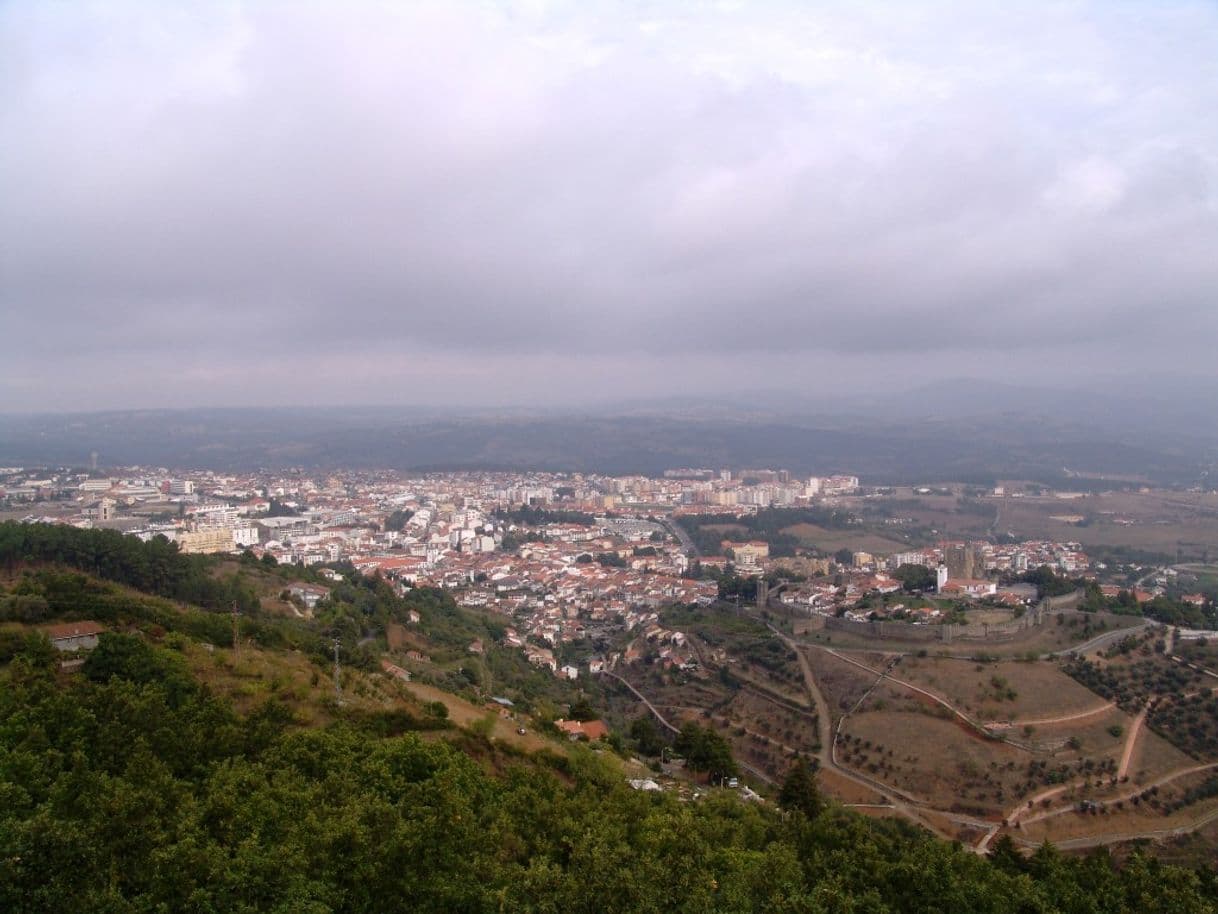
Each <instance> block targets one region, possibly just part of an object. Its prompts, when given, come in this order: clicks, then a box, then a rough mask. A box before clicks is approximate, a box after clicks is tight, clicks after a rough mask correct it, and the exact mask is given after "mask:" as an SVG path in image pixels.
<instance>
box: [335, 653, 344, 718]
mask: <svg viewBox="0 0 1218 914" xmlns="http://www.w3.org/2000/svg"><path fill="white" fill-rule="evenodd" d="M338 645H339V640H338V639H337V638H335V639H334V697H335V698H336V699H337V700H338V703H339V704H340V705H341V704H342V703H343V680H342V675H343V670H342V667H341V666H339V663H338Z"/></svg>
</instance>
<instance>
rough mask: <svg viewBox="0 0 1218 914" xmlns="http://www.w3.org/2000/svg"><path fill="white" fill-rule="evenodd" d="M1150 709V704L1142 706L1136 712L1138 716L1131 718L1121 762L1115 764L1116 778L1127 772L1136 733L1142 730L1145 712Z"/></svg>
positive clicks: (1136, 737) (1136, 736) (1123, 775)
mask: <svg viewBox="0 0 1218 914" xmlns="http://www.w3.org/2000/svg"><path fill="white" fill-rule="evenodd" d="M1149 711H1150V705H1147V706H1146V707H1144V708H1142V710H1141V711H1139V712H1138V716H1137V717H1135V718H1134V719H1133V723H1132V724H1131V725H1130V727H1129V736H1127V737H1126V738H1125V748H1124V750H1123V751H1122V752H1121V764H1120V765H1118V766H1117V780H1118V781H1119V780H1120V779H1121V778H1123V777H1125V775H1126V774H1128V773H1129V762H1130V760H1131V759H1133V747H1134V744H1135V743H1136V742H1137V741H1138V734H1139V733H1141V732H1142V725H1143V724H1144V723H1146V714H1147V712H1149Z"/></svg>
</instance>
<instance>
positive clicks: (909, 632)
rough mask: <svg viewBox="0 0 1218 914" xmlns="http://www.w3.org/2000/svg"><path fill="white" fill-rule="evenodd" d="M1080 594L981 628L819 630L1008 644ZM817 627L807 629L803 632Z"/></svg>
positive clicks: (842, 622) (873, 625)
mask: <svg viewBox="0 0 1218 914" xmlns="http://www.w3.org/2000/svg"><path fill="white" fill-rule="evenodd" d="M1083 596H1084V593H1083V591H1081V590H1076V591H1075V592H1074V593H1070V594H1066V595H1065V596H1061V597H1046V598H1045V599H1043V600H1041V601H1040V602H1039V603H1037V604H1036V605H1035V606H1033V607H1029V608H1028V610H1027V611H1026V612H1025V613H1024V614H1023V615H1022V616H1020V617H1019V618H1018V619H1011V620H1010V621H1009V622H994V623H982V624H981V625H956V624H950V625H913V624H911V623H909V622H857V621H855V620H853V619H838V618H832V617H824V623H823V626H821V627H823V628H825V629H828V630H829V631H834V632H844V633H846V634H852V635H858V636H859V637H863V638H875V639H880V640H893V641H942V642H944V643H950V642H952V641H995V642H1001V641H1010V640H1012V639H1014V638H1016V637H1018V636H1019V635H1020V634H1022V633H1023V632H1026V631H1027V630H1028V629H1029V628H1036V627H1039V626H1041V625H1044V624H1045V619H1046V617H1047V616H1048V615H1049V614H1050V613H1054V612H1062V611H1064V610H1070V609H1074V608H1075V607H1077V606H1078V604H1079V603H1080V602H1082V599H1083ZM814 627H817V626H811V625H809V626H808V628H807V629H805V630H811V629H812V628H814Z"/></svg>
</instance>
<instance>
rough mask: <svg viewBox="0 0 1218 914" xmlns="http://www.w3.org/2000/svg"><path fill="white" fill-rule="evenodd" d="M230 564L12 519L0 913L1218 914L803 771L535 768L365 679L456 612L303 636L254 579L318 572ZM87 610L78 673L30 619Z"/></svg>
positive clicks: (2, 541) (350, 602)
mask: <svg viewBox="0 0 1218 914" xmlns="http://www.w3.org/2000/svg"><path fill="white" fill-rule="evenodd" d="M228 564H229V565H235V566H237V568H238V570H237V571H236V572H234V573H231V574H230V573H229V572H228V571H227V566H225V565H223V564H222V563H218V562H217V561H216V560H211V559H204V558H196V557H190V556H182V555H180V554H178V553H177V552H176V550H175V549H174V548H172V547H170V546H168V545H167V544H164V543H160V542H153V543H149V544H144V543H140V542H139V541H137V540H134V539H131V538H124V537H119V536H117V535H115V534H110V533H104V532H98V531H80V530H74V529H72V528H47V527H40V526H36V525H31V526H18V525H0V570H3V571H4V574H5V587H4V590H3V592H2V593H0V621H3V624H2V625H0V911H4V912H10V911H12V912H26V911H30V912H33V911H57V912H60V911H66V910H71V911H82V912H83V911H89V912H92V911H109V912H153V911H158V912H159V911H166V912H177V911H186V912H254V911H276V912H323V911H351V912H356V911H397V910H402V911H415V910H420V911H487V912H490V911H537V912H543V911H544V912H549V911H553V912H564V914H566V912H579V911H588V912H600V911H655V912H668V911H741V912H743V911H789V912H797V911H801V912H802V911H811V912H819V911H825V912H830V911H834V912H837V911H840V912H847V911H849V912H883V911H925V912H946V911H961V912H972V911H991V912H1006V911H1010V912H1037V911H1045V912H1050V911H1061V912H1080V914H1082V912H1087V914H1092V912H1118V911H1139V912H1157V911H1161V912H1169V911H1170V912H1191V911H1197V912H1201V911H1213V910H1215V909H1216V908H1215V903H1216V900H1218V884H1216V882H1215V877H1214V874H1213V873H1212V872H1211V871H1204V872H1193V871H1189V870H1184V869H1178V868H1172V867H1166V866H1161V865H1160V864H1158V863H1157V862H1156V861H1155V860H1154V859H1152V858H1150V857H1143V856H1141V855H1134V856H1133V857H1132V858H1130V859H1129V860H1127V861H1125V862H1124V864H1123V865H1122V866H1121V867H1117V866H1115V865H1114V863H1113V862H1112V860H1111V859H1110V858H1109V857H1108V856H1107V854H1106V853H1105V852H1097V854H1096V855H1094V856H1091V857H1088V858H1086V859H1081V858H1068V857H1064V856H1063V855H1061V854H1059V853H1058V852H1056V851H1055V850H1053V849H1052V848H1050V847H1044V848H1042V849H1041V850H1039V851H1038V852H1037V853H1036V854H1034V855H1033V856H1032V857H1031V858H1024V857H1023V856H1021V855H1020V854H1019V853H1018V852H1016V851H1015V850H1014V848H1013V845H1012V844H1011V843H1010V842H1008V841H1000V842H999V843H998V844H997V845H996V846H995V850H994V852H993V853H992V855H991V857H990V858H989V859H986V858H982V857H978V856H976V855H974V854H972V853H970V852H968V851H966V850H963V849H962V848H960V847H959V846H957V845H952V844H948V843H944V842H942V841H938V840H935V839H933V838H931V837H929V836H928V835H926V834H925V833H921V832H918V831H916V830H915V829H914V828H913V827H911V826H909V825H906V824H904V823H902V822H900V821H897V820H875V819H867V818H863V817H861V816H859V815H857V814H855V813H852V812H849V811H847V810H844V809H842V808H841V807H838V806H835V805H833V804H823V803H821V802H820V800H819V798H818V797H817V796H816V795H815V788H814V786H812V784H811V783H810V778H809V775H808V771H807V770H806V769H805V768H797V769H796V771H795V774H796V775H797V776H795V777H793V778H792V779H791V780H790V781H789V783H788V784H787V786H786V788H785V789H784V790H783V791H782V792H781V793H780V794H779V795H778V797H777V798H774V799H772V800H771V801H770V802H767V803H765V804H761V805H758V804H752V803H748V802H744V801H742V800H741V799H739V798H738V795H737V794H736V793H735V792H731V791H712V792H711V793H710V795H709V796H706V797H704V798H703V799H701V800H699V801H697V802H682V801H681V800H679V799H678V798H677V795H676V794H674V793H647V792H635V791H632V790H630V789H629V788H628V787H627V786H626V784H625V783H624V780H625V777H624V775H623V769H622V767H621V764H620V762H618V761H617V760H616V758H615V757H613V756H612V755H611V754H610V753H609V752H608V751H607V750H606V751H604V752H596V751H593V750H591V749H588V748H582V747H578V746H573V747H571V748H570V751H569V752H568V751H566V750H565V747H563V751H552V749H542V750H541V751H539V752H535V753H530V752H529V751H526V748H524V747H522V746H521V745H520V744H512V743H511V742H510V741H504V740H502V739H492V738H491V730H490V729H487V728H480V727H479V726H477V725H470V726H469V729H468V730H466V729H461V728H460V727H458V726H455V725H454V723H453V722H452V721H449V720H447V719H445V718H446V717H447V715H440V716H436V715H435V714H434V713H432V711H429V710H428V708H427V707H425V706H424V705H423V704H422V703H421V702H420V701H419V700H417V699H412V698H410V697H409V696H408V695H405V694H403V695H402V696H401V697H400V698H399V699H396V700H391V699H392V694H391V693H390V692H389V691H386V689H387V688H388V686H387V685H377V684H376V683H377V679H376V677H374V676H372V677H370V676H368V675H366V674H365V673H363V672H360V668H361V667H363V668H364V669H368V668H373V667H374V664H373V663H372V659H373V655H372V654H371V653H370V652H371V651H372V650H373V649H374V648H375V644H367V645H363V646H360V645H356V644H355V643H354V637H355V635H356V634H357V633H359V632H361V631H367V630H373V629H376V628H378V627H381V626H384V625H385V624H387V623H390V622H392V621H393V620H395V619H399V620H400V619H401V618H402V615H403V613H405V612H406V611H408V610H414V611H416V612H418V613H419V614H420V615H421V616H422V617H423V625H422V627H421V631H424V632H425V637H426V638H427V639H428V643H429V644H430V645H431V648H430V649H432V650H434V651H435V652H436V653H437V654H439V653H440V652H441V651H443V650H447V649H451V650H453V651H456V652H458V653H461V654H463V653H464V648H463V645H464V643H465V642H466V641H467V639H468V638H469V637H470V633H471V628H470V626H473V625H477V624H484V625H486V624H489V623H488V622H482V623H479V622H478V620H476V619H472V618H467V617H466V616H465V615H464V614H463V613H462V612H461V611H460V610H459V608H457V607H456V606H455V604H453V602H452V599H451V597H449V596H448V595H447V594H443V593H441V592H438V591H422V592H415V593H412V594H409V595H408V596H407V598H401V597H398V596H396V595H394V594H393V593H392V591H391V590H390V589H389V588H387V586H386V585H385V584H384V582H381V581H379V580H378V579H375V578H365V577H363V576H359V575H355V574H352V575H350V576H349V577H347V578H344V580H343V581H342V582H341V583H336V584H333V586H332V590H331V596H330V597H329V598H328V599H327V600H326V601H324V602H323V604H320V605H319V612H318V618H316V619H314V620H299V619H290V618H285V617H279V616H274V615H269V614H267V613H265V612H263V611H262V610H261V609H260V606H259V598H258V595H257V593H256V592H255V591H256V589H257V588H256V587H255V584H258V583H259V582H262V584H263V585H265V584H266V582H267V581H269V582H270V583H271V584H272V585H273V586H279V583H278V582H281V581H282V580H286V579H287V578H288V577H291V576H294V575H308V574H310V572H307V571H305V570H303V569H291V568H278V569H276V568H273V567H269V566H267V567H264V566H262V565H261V563H258V562H254V563H252V564H251V563H249V561H248V560H247V561H246V562H243V563H239V562H235V561H233V560H228ZM264 578H266V579H267V581H264V580H263V579H264ZM238 595H240V596H238ZM234 599H240V600H241V601H242V605H244V606H246V607H248V612H247V613H246V614H245V615H244V616H242V617H241V619H240V626H241V629H240V631H241V638H242V640H243V641H244V642H245V645H246V646H245V647H243V648H242V658H243V659H242V660H241V662H240V663H235V662H234V657H233V655H234V654H235V652H230V651H229V650H228V648H229V647H230V646H231V644H232V640H231V632H232V628H231V624H232V620H231V617H230V616H229V614H228V613H227V612H225V611H224V610H225V609H226V606H225V604H226V603H227V602H229V601H231V600H234ZM189 601H195V602H189ZM70 619H74V620H82V619H92V620H95V621H100V622H102V623H104V624H105V625H106V626H107V627H108V628H110V629H111V631H110V632H107V633H106V634H103V635H102V636H101V641H100V644H99V645H98V646H97V647H96V648H95V649H94V650H93V651H91V652H90V653H88V655H87V659H86V660H85V662H84V666H83V668H81V669H80V670H79V671H78V672H74V673H68V672H65V671H63V670H61V669H60V666H59V659H60V658H59V656H58V655H57V653H56V652H55V650H54V649H53V648H52V647H51V645H50V643H49V642H48V641H47V640H46V638H45V637H43V636H42V635H41V634H40V633H39V632H38V631H37V629H36V628H35V627H34V626H37V625H39V624H41V623H44V622H48V621H62V620H70ZM4 620H7V621H4ZM331 630H341V631H344V632H350V637H349V638H347V639H346V640H347V641H348V643H349V645H350V646H345V647H344V655H343V659H344V662H345V663H350V664H351V665H352V666H353V667H354V668H355V670H354V672H353V673H352V675H355V676H357V678H356V679H355V680H354V682H355V686H356V687H355V689H354V690H353V691H354V694H352V695H350V696H349V701H348V702H347V703H345V704H343V705H339V704H337V703H335V702H334V701H333V696H332V693H328V692H327V685H326V683H324V682H319V681H318V679H319V677H318V676H317V675H316V674H315V672H316V671H317V670H322V671H325V670H328V666H326V665H325V664H327V663H328V660H327V648H328V647H329V646H330V645H329V642H328V641H327V640H325V639H324V638H323V631H326V632H328V631H331ZM488 634H489V633H488ZM446 645H448V646H450V647H446ZM273 659H277V660H278V666H273V667H272V666H267V667H266V669H267V673H266V675H265V678H264V674H263V672H262V670H263V666H262V664H264V663H268V662H269V661H271V660H273ZM492 661H493V664H492V665H491V666H488V667H487V672H493V674H494V676H495V678H496V681H497V683H499V684H503V685H506V684H508V683H511V684H512V685H511V686H510V688H511V690H512V691H511V694H513V695H514V696H516V697H518V698H519V699H520V700H521V701H522V702H527V701H528V700H529V698H530V696H531V695H540V694H541V692H540V691H534V690H535V689H537V690H539V689H541V687H540V686H536V685H534V684H533V683H532V680H530V679H528V678H527V677H528V676H530V675H533V674H532V673H531V672H530V671H529V670H528V669H527V664H524V662H523V660H521V659H520V658H519V657H518V656H517V655H516V654H512V653H509V652H503V653H502V655H500V654H497V653H494V652H493V651H492V652H491V653H489V654H488V663H492ZM512 663H518V664H520V665H521V666H524V667H525V668H526V669H525V670H524V671H518V670H515V669H514V668H513V667H512V666H511V664H512ZM471 669H472V667H471ZM310 670H313V671H314V674H313V676H312V683H311V685H310V682H309V676H310V672H309V671H310ZM292 676H295V677H297V678H296V679H295V680H292V678H291V677H292ZM242 677H244V678H242ZM281 678H282V682H280V679H281ZM475 678H476V677H475ZM459 680H460V681H457V682H455V683H454V690H460V689H461V688H472V687H471V685H470V681H469V680H468V679H466V678H459ZM551 680H552V678H551ZM551 680H547V682H548V681H551ZM293 681H294V682H295V685H293V684H292V683H293ZM553 681H556V680H553ZM385 682H388V681H385ZM363 685H367V686H368V687H369V690H370V691H368V692H367V693H366V694H364V695H363V696H361V694H360V693H361V688H362V686H363ZM255 686H256V687H255ZM498 687H499V686H498V685H497V688H498ZM547 688H548V687H547ZM251 690H252V691H251ZM374 693H375V694H374ZM475 694H476V690H475V692H471V695H475ZM310 703H313V704H316V705H319V706H320V705H322V704H324V706H325V707H324V710H322V711H321V713H310ZM469 707H476V706H475V705H469ZM313 710H317V709H316V708H314V709H313ZM492 716H493V715H492ZM514 732H515V731H513V730H510V729H509V734H511V733H514ZM551 745H552V747H553V749H557V748H560V747H559V744H557V743H555V744H551Z"/></svg>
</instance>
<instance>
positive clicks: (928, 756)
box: [838, 711, 1027, 814]
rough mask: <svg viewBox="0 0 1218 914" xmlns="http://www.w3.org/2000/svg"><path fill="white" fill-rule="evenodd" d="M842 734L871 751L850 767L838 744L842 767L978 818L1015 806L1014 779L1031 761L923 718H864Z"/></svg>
mask: <svg viewBox="0 0 1218 914" xmlns="http://www.w3.org/2000/svg"><path fill="white" fill-rule="evenodd" d="M843 733H844V734H845V735H847V736H849V737H851V738H857V739H859V740H862V741H864V744H865V743H870V744H871V747H872V748H871V749H870V750H868V749H866V748H864V749H862V750H861V754H860V752H858V751H856V752H851V753H849V759H850V760H849V762H847V761H846V758H845V756H846V755H847V752H846V750H844V749H843V748H841V745H842V744H840V743H839V750H838V760H839V762H842V763H844V764H848V765H849V766H850V767H854V768H858V769H859V770H860V771H862V772H863V773H864V774H867V775H868V776H870V777H875V778H878V779H880V780H882V781H884V782H885V783H891V784H893V785H894V786H895V787H897V788H899V789H901V790H905V791H908V792H909V793H911V794H913V795H915V796H919V797H924V798H926V799H927V800H929V801H930V802H931V804H932V805H934V806H936V807H938V808H941V809H949V810H953V811H959V812H967V813H973V814H994V813H997V812H1000V811H1001V810H1002V809H1003V807H1004V805H1011V804H1012V803H1013V802H1014V801H1015V797H1014V794H1013V792H1012V786H1013V778H1015V777H1016V776H1017V775H1018V773H1019V772H1020V769H1022V768H1023V767H1024V766H1025V764H1026V759H1027V754H1026V753H1024V752H1021V751H1020V750H1018V749H1015V748H1014V747H1012V746H1008V745H1006V744H1005V743H1002V742H998V741H991V740H986V739H984V738H980V737H974V736H970V735H969V734H968V733H967V732H966V731H965V730H964V729H963V728H962V727H961V726H959V725H957V724H955V723H952V722H950V721H946V720H942V719H940V718H936V717H931V716H929V715H923V714H903V713H899V712H892V711H871V712H866V713H860V714H857V715H855V716H853V717H851V718H850V719H849V720H848V721H847V722H846V724H845V726H844V728H843ZM1011 765H1013V766H1014V767H1013V769H1012V768H1011V767H1009V766H1011ZM873 766H874V769H875V770H873Z"/></svg>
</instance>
